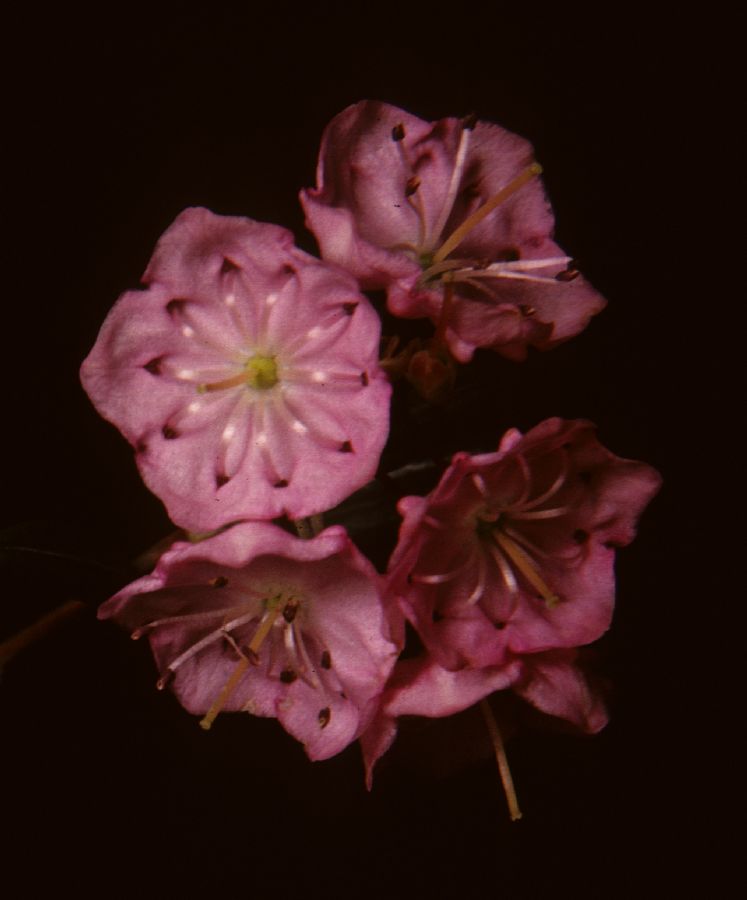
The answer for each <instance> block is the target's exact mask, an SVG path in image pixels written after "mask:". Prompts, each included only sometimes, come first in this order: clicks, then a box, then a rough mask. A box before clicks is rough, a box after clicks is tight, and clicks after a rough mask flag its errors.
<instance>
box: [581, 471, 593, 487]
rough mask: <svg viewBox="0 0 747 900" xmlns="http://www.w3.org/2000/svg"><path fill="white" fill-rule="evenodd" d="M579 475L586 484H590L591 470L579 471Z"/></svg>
mask: <svg viewBox="0 0 747 900" xmlns="http://www.w3.org/2000/svg"><path fill="white" fill-rule="evenodd" d="M578 477H579V479H580V480H581V481H583V483H584V484H588V483H589V482H590V481H591V472H579V473H578Z"/></svg>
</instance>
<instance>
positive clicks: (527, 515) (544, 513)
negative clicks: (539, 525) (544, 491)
mask: <svg viewBox="0 0 747 900" xmlns="http://www.w3.org/2000/svg"><path fill="white" fill-rule="evenodd" d="M569 509H570V507H568V506H556V507H555V508H554V509H538V510H534V511H530V512H521V511H520V512H512V513H511V518H512V519H523V520H525V521H534V520H535V519H557V518H558V517H559V516H564V515H565V514H566V513H567V512H568V510H569Z"/></svg>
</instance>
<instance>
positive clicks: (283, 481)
mask: <svg viewBox="0 0 747 900" xmlns="http://www.w3.org/2000/svg"><path fill="white" fill-rule="evenodd" d="M273 487H276V488H284V487H288V480H287V479H286V478H281V479H280V481H276V482H275V484H273Z"/></svg>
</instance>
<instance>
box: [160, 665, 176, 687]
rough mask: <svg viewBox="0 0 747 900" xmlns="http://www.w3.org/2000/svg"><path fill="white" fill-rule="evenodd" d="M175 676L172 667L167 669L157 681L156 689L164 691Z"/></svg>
mask: <svg viewBox="0 0 747 900" xmlns="http://www.w3.org/2000/svg"><path fill="white" fill-rule="evenodd" d="M173 677H174V672H173V671H172V670H171V669H166V671H165V672H164V673H163V675H161V677H160V678H159V679H158V681H157V682H156V690H159V691H162V690H163V689H164V688H165V687H166V685H167V684H168V683H169V682H170V681H171V679H172V678H173Z"/></svg>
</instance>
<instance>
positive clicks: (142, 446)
mask: <svg viewBox="0 0 747 900" xmlns="http://www.w3.org/2000/svg"><path fill="white" fill-rule="evenodd" d="M147 452H148V445H147V444H146V443H145V441H138V442H137V444H136V445H135V453H147Z"/></svg>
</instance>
